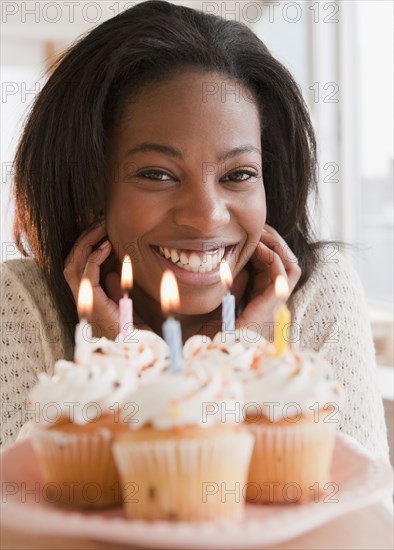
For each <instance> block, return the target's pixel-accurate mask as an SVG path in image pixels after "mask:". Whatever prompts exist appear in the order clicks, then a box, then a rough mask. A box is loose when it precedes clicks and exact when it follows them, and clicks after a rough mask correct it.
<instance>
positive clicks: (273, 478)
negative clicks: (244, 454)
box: [246, 422, 335, 504]
mask: <svg viewBox="0 0 394 550" xmlns="http://www.w3.org/2000/svg"><path fill="white" fill-rule="evenodd" d="M247 426H248V428H249V430H250V431H251V433H253V434H254V436H255V446H254V450H253V454H252V458H251V462H250V468H249V476H248V488H247V492H246V493H247V500H248V501H249V502H255V503H287V504H289V503H292V502H298V503H302V502H308V501H310V500H319V498H320V497H321V496H322V494H323V493H324V486H325V484H326V483H327V482H328V481H329V472H330V465H331V460H332V455H333V449H334V441H335V424H331V423H322V422H320V423H313V422H298V423H297V425H295V424H293V425H290V426H283V425H282V426H275V424H273V425H267V424H259V423H256V424H247Z"/></svg>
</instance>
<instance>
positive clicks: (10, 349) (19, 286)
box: [0, 260, 64, 445]
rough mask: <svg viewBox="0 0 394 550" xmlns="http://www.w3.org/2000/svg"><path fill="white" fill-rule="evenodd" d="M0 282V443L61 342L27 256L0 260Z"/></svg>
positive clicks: (8, 438) (17, 423)
mask: <svg viewBox="0 0 394 550" xmlns="http://www.w3.org/2000/svg"><path fill="white" fill-rule="evenodd" d="M0 283H1V298H2V300H1V302H2V303H1V329H2V350H1V354H0V382H1V408H2V414H1V420H2V422H1V444H2V445H8V444H10V443H12V442H13V441H15V439H16V437H17V435H18V432H19V430H20V429H21V427H22V426H23V424H24V423H25V422H26V421H27V420H29V415H28V411H27V405H26V402H27V397H28V392H29V390H30V388H31V387H32V386H33V385H34V384H35V382H36V381H37V375H38V373H39V372H48V373H51V372H52V370H53V364H54V361H55V360H56V359H57V358H59V357H61V356H62V353H64V346H63V345H62V341H61V338H60V337H59V334H60V333H61V327H60V326H59V322H58V319H57V317H56V315H55V312H54V308H53V305H52V303H51V300H50V297H49V293H48V289H47V287H46V284H45V282H44V279H43V277H42V275H41V276H40V271H39V269H38V268H37V266H35V264H33V262H32V261H31V260H13V261H11V262H6V263H2V264H0Z"/></svg>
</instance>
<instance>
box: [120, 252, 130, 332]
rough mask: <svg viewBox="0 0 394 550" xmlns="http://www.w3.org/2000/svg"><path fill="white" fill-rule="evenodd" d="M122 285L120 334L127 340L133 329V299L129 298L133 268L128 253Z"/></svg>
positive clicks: (124, 263) (124, 262) (125, 258)
mask: <svg viewBox="0 0 394 550" xmlns="http://www.w3.org/2000/svg"><path fill="white" fill-rule="evenodd" d="M120 286H121V288H122V290H123V298H121V299H120V300H119V324H120V334H121V337H122V339H123V340H126V339H127V336H128V335H129V334H131V332H132V330H133V301H132V300H131V298H129V290H130V289H131V288H132V286H133V268H132V265H131V258H130V256H128V255H127V254H126V256H125V257H124V259H123V265H122V275H121V280H120Z"/></svg>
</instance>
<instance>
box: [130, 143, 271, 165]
mask: <svg viewBox="0 0 394 550" xmlns="http://www.w3.org/2000/svg"><path fill="white" fill-rule="evenodd" d="M148 152H154V153H162V154H163V155H167V156H169V157H172V158H176V159H179V160H183V154H182V151H180V150H179V149H175V147H169V146H168V145H161V144H160V143H150V142H147V143H140V144H139V145H136V146H135V147H133V148H132V149H129V150H128V151H127V153H126V155H125V156H126V157H129V156H131V155H134V154H135V153H148ZM244 153H258V154H259V155H261V151H260V149H258V148H257V147H255V146H254V145H249V144H247V145H241V146H239V147H235V148H234V149H231V151H227V153H224V154H223V155H221V156H220V157H219V159H218V161H219V162H225V161H226V160H229V159H231V158H234V157H236V156H238V155H242V154H244Z"/></svg>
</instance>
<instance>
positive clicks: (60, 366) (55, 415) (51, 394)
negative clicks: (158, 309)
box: [29, 330, 169, 425]
mask: <svg viewBox="0 0 394 550" xmlns="http://www.w3.org/2000/svg"><path fill="white" fill-rule="evenodd" d="M98 350H101V351H100V352H99V351H98ZM168 356H169V351H168V347H167V344H166V343H165V342H164V340H162V338H160V337H159V336H158V335H156V334H154V333H153V332H150V331H145V330H138V331H135V332H134V333H133V341H132V342H131V343H124V342H113V341H111V340H107V339H106V338H100V339H99V340H97V342H95V343H94V344H93V345H92V347H91V356H90V358H89V362H88V365H76V364H75V363H74V362H72V361H64V360H60V361H57V362H56V364H55V368H54V375H53V376H52V377H51V376H48V375H47V374H46V373H41V374H39V375H38V378H39V381H38V383H37V384H36V385H35V386H34V387H33V389H32V390H31V392H30V395H29V400H30V402H31V403H32V404H35V405H34V406H35V410H36V411H37V412H38V415H37V416H38V418H39V422H40V423H41V424H42V425H53V424H55V423H56V421H59V420H60V418H61V417H68V418H69V419H70V420H71V422H73V423H75V424H78V425H83V424H86V423H88V422H92V421H95V420H98V418H100V417H101V415H104V414H113V415H114V419H115V420H116V419H117V418H118V416H119V411H120V410H121V407H122V406H123V404H124V402H125V401H126V399H129V397H130V395H131V394H132V393H133V392H134V391H135V390H136V389H137V388H138V386H140V385H144V384H147V383H149V382H150V381H151V380H153V379H154V378H155V377H156V376H157V375H158V374H159V373H160V372H161V371H162V370H163V369H164V368H165V366H166V365H167V364H168Z"/></svg>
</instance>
